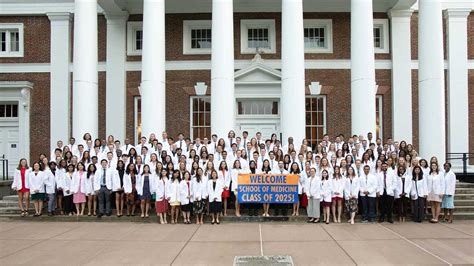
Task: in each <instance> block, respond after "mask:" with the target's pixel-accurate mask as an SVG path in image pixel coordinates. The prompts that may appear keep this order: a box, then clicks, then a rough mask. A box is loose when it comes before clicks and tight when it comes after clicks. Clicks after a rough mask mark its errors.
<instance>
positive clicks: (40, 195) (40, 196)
mask: <svg viewBox="0 0 474 266" xmlns="http://www.w3.org/2000/svg"><path fill="white" fill-rule="evenodd" d="M44 199H45V194H44V193H35V194H31V200H44Z"/></svg>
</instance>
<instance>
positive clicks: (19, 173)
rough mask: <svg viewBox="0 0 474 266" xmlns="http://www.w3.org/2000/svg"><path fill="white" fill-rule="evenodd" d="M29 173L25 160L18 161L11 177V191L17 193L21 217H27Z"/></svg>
mask: <svg viewBox="0 0 474 266" xmlns="http://www.w3.org/2000/svg"><path fill="white" fill-rule="evenodd" d="M29 172H30V168H29V167H28V161H27V160H26V159H25V158H22V159H20V162H19V163H18V167H17V168H16V169H15V174H14V175H13V183H12V189H13V190H15V191H16V192H17V193H18V206H19V207H20V211H21V216H22V217H23V216H26V215H28V208H29V207H30V184H29V182H28V181H29V179H28V174H29Z"/></svg>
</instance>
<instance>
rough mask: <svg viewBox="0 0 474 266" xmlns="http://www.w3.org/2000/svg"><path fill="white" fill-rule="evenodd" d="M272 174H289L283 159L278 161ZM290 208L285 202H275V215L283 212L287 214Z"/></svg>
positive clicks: (284, 214)
mask: <svg viewBox="0 0 474 266" xmlns="http://www.w3.org/2000/svg"><path fill="white" fill-rule="evenodd" d="M272 174H274V175H287V174H288V171H287V170H286V169H285V164H284V162H283V161H279V162H278V166H277V167H275V168H273V170H272ZM288 208H289V206H288V204H283V203H277V204H274V209H275V211H274V212H273V215H275V216H278V215H280V214H281V215H283V216H286V215H287V211H288Z"/></svg>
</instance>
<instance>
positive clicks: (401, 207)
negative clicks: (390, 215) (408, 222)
mask: <svg viewBox="0 0 474 266" xmlns="http://www.w3.org/2000/svg"><path fill="white" fill-rule="evenodd" d="M408 205H410V199H409V198H407V197H405V196H403V197H401V198H399V199H398V215H399V216H400V217H407V214H408Z"/></svg>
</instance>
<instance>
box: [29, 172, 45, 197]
mask: <svg viewBox="0 0 474 266" xmlns="http://www.w3.org/2000/svg"><path fill="white" fill-rule="evenodd" d="M46 178H47V177H46V174H45V173H44V172H43V171H39V172H38V173H37V174H35V172H34V171H31V172H29V173H28V179H29V180H28V183H29V185H30V193H31V194H36V193H45V189H44V184H45V181H46ZM25 183H26V182H25ZM35 190H37V191H38V192H35Z"/></svg>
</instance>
